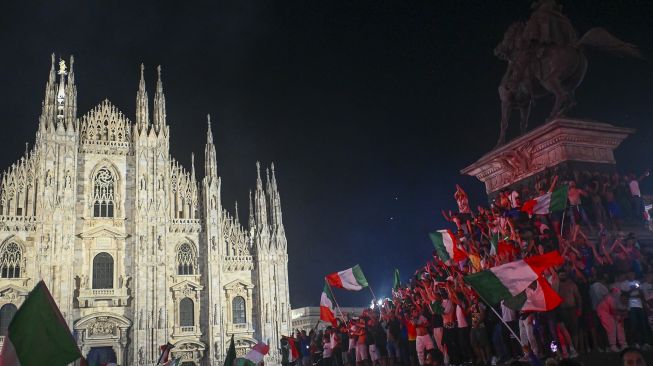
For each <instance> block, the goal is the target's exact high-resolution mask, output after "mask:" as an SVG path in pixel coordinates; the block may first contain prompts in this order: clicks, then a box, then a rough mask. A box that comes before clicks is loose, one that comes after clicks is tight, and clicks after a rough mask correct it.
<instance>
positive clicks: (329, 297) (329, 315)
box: [320, 281, 338, 327]
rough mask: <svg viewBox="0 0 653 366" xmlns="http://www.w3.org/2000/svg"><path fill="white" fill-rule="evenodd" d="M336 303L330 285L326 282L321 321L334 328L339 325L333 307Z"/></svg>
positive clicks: (321, 300) (323, 292)
mask: <svg viewBox="0 0 653 366" xmlns="http://www.w3.org/2000/svg"><path fill="white" fill-rule="evenodd" d="M335 303H336V301H335V300H334V298H333V294H332V293H331V288H330V287H329V284H328V283H326V281H325V282H324V289H323V290H322V297H321V298H320V320H323V321H325V322H329V323H331V325H333V326H334V327H335V326H337V325H338V323H337V321H336V314H335V311H334V307H333V305H334V304H335Z"/></svg>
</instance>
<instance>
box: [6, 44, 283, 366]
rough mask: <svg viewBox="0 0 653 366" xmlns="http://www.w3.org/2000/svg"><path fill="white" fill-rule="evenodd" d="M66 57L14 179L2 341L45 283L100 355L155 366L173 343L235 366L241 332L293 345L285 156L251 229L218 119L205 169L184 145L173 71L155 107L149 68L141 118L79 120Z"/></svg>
mask: <svg viewBox="0 0 653 366" xmlns="http://www.w3.org/2000/svg"><path fill="white" fill-rule="evenodd" d="M55 66H56V65H55V60H54V55H53V56H52V66H51V69H50V76H49V79H48V82H47V84H46V88H45V98H44V99H43V102H42V108H43V109H42V114H41V116H40V119H39V120H38V123H36V122H37V121H34V127H35V129H37V132H36V143H35V144H34V147H33V148H32V149H31V150H29V151H26V152H25V156H23V157H21V158H20V159H19V160H18V161H17V162H16V163H15V164H13V165H12V166H11V167H9V168H8V169H7V170H6V171H5V172H4V174H3V175H2V180H1V183H0V342H1V341H2V339H3V338H4V336H5V335H6V334H7V326H8V324H9V321H10V320H11V318H12V316H13V314H14V313H15V312H16V310H17V309H18V308H20V306H21V304H22V303H23V301H24V299H25V296H27V294H28V292H29V291H30V290H31V289H32V287H34V285H36V283H37V282H38V281H40V280H44V281H45V283H46V284H47V286H48V287H49V289H50V291H51V292H52V296H53V297H54V299H55V301H56V302H57V304H58V305H59V308H60V309H61V312H62V314H63V316H64V318H65V320H66V322H67V324H68V326H69V327H70V329H71V330H72V331H73V332H74V333H75V338H76V339H77V342H78V345H79V347H80V349H81V350H82V352H83V354H84V356H86V357H87V358H88V359H89V363H96V362H97V363H106V362H111V361H112V362H117V364H118V365H122V366H126V365H153V364H154V362H155V361H156V360H157V358H158V357H159V346H160V345H162V344H166V343H167V342H170V343H172V344H173V345H174V346H175V347H174V348H173V349H172V356H173V357H179V358H181V359H182V365H184V366H196V365H222V363H223V359H224V356H225V353H226V351H227V349H228V346H229V342H230V339H231V336H232V335H233V336H234V343H235V344H236V348H237V351H236V352H237V353H238V354H239V355H242V354H244V353H245V352H247V351H248V349H249V348H250V347H251V346H252V345H254V344H256V342H257V341H258V340H262V341H266V342H270V344H275V345H276V344H279V336H280V335H281V334H287V333H289V332H290V329H291V327H290V325H291V323H290V305H289V303H290V301H289V297H288V267H287V266H288V255H287V249H286V248H287V246H286V235H285V232H284V227H283V224H282V221H281V199H280V196H279V191H278V189H277V182H276V179H275V173H274V166H272V169H271V171H270V172H269V173H268V174H266V172H265V171H263V172H262V173H261V172H260V168H259V167H258V165H257V175H256V183H255V186H254V191H253V192H252V194H250V201H249V217H248V219H247V221H246V222H244V225H241V222H240V220H239V218H238V212H237V210H236V212H234V213H233V214H231V213H229V212H228V211H227V210H226V209H225V206H224V202H223V201H222V197H221V185H222V179H221V178H220V176H219V174H218V164H217V157H216V150H215V146H214V144H213V135H212V133H211V124H210V121H209V124H208V130H207V133H206V144H205V145H204V146H203V147H204V150H205V159H204V164H205V166H204V172H203V173H204V176H203V177H200V176H199V175H197V176H196V174H195V166H194V163H193V165H192V166H191V169H190V171H187V170H186V169H184V168H183V167H182V165H181V164H180V163H179V162H178V161H177V160H175V159H174V158H173V157H172V156H171V155H170V146H171V144H172V143H174V141H173V140H172V139H171V136H170V134H169V131H170V129H169V125H168V121H167V119H166V103H165V96H164V94H163V84H162V82H161V73H160V70H159V80H158V82H157V85H156V92H155V94H154V103H153V104H151V103H150V99H148V96H147V91H146V87H145V81H144V78H143V70H142V68H141V80H140V84H139V86H138V91H137V93H136V98H135V99H136V115H135V122H134V123H132V122H131V121H130V120H129V119H128V117H127V116H126V115H125V114H123V113H122V112H120V111H119V110H118V108H116V107H115V106H114V105H113V104H111V102H109V101H108V100H104V101H102V102H100V104H99V105H98V106H97V107H95V108H93V109H91V110H90V111H88V112H87V113H86V114H84V115H83V116H79V115H78V114H77V86H76V84H75V73H74V71H73V62H72V58H71V61H70V64H69V65H66V64H65V63H64V62H63V61H61V62H60V64H59V70H58V73H57V72H56V70H55ZM67 66H68V67H67ZM57 74H58V75H57ZM150 107H153V108H152V113H150V112H149V111H150ZM5 108H10V106H8V105H5ZM26 122H28V121H26ZM5 132H6V133H11V131H5ZM198 137H199V136H198ZM227 138H229V137H227ZM177 143H181V141H177ZM183 143H190V142H183ZM194 144H195V145H194V146H196V147H197V148H199V147H200V146H201V145H200V144H199V143H198V142H194ZM261 175H263V179H262V178H261ZM266 177H267V181H266ZM279 361H280V354H279V352H278V350H277V348H276V347H271V348H270V354H269V355H268V357H267V358H266V363H269V364H273V363H278V362H279Z"/></svg>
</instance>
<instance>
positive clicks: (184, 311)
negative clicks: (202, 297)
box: [179, 297, 195, 327]
mask: <svg viewBox="0 0 653 366" xmlns="http://www.w3.org/2000/svg"><path fill="white" fill-rule="evenodd" d="M194 325H195V304H194V303H193V300H191V299H189V298H187V297H185V298H183V299H181V301H180V302H179V326H180V327H192V326H194Z"/></svg>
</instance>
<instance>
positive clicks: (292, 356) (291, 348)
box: [286, 337, 299, 362]
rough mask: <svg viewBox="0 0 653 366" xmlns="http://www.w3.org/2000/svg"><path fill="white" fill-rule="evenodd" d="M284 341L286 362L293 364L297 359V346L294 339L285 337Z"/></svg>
mask: <svg viewBox="0 0 653 366" xmlns="http://www.w3.org/2000/svg"><path fill="white" fill-rule="evenodd" d="M286 341H288V362H295V361H297V359H299V350H298V349H297V344H295V338H293V337H287V338H286Z"/></svg>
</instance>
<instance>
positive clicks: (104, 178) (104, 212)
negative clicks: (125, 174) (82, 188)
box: [93, 168, 116, 217]
mask: <svg viewBox="0 0 653 366" xmlns="http://www.w3.org/2000/svg"><path fill="white" fill-rule="evenodd" d="M115 184H116V179H115V177H114V176H113V174H112V173H111V171H110V170H109V169H107V168H101V169H100V170H98V172H97V173H96V174H95V177H94V180H93V216H94V217H113V210H114V208H115V206H116V202H115V189H116V187H115Z"/></svg>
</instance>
